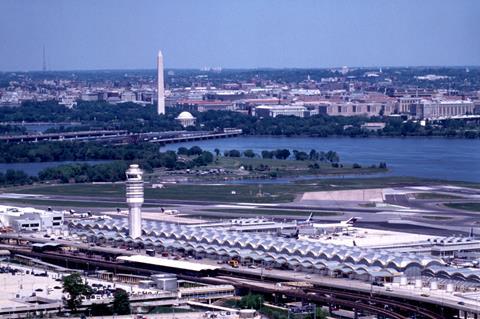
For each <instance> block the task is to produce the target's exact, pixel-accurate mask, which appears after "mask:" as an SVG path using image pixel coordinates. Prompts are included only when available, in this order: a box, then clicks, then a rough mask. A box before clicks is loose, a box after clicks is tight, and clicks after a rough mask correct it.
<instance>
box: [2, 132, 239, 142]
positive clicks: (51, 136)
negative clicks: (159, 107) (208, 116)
mask: <svg viewBox="0 0 480 319" xmlns="http://www.w3.org/2000/svg"><path fill="white" fill-rule="evenodd" d="M241 134H242V130H241V129H225V130H222V131H219V132H215V131H213V132H190V131H169V132H148V133H130V132H128V131H126V130H98V131H78V132H60V133H47V134H23V135H5V136H0V142H9V143H34V142H41V141H111V142H148V143H160V144H172V143H180V142H191V141H200V140H209V139H217V138H227V137H235V136H239V135H241Z"/></svg>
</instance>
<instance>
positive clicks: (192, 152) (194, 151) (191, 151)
mask: <svg viewBox="0 0 480 319" xmlns="http://www.w3.org/2000/svg"><path fill="white" fill-rule="evenodd" d="M202 152H203V150H202V149H201V148H200V147H199V146H192V147H191V148H190V149H189V150H188V155H190V156H192V155H200V154H202Z"/></svg>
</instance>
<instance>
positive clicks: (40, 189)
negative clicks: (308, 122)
mask: <svg viewBox="0 0 480 319" xmlns="http://www.w3.org/2000/svg"><path fill="white" fill-rule="evenodd" d="M440 183H441V184H445V182H443V181H435V180H428V179H418V178H411V177H373V178H343V179H342V178H338V179H315V180H311V179H310V180H303V181H298V182H296V183H285V184H261V182H260V181H259V183H258V184H240V185H232V184H228V185H219V184H165V187H164V188H161V189H152V188H146V189H145V198H146V199H176V200H199V201H219V202H248V203H282V202H291V201H293V200H294V199H295V197H296V196H297V195H300V194H303V193H304V192H311V191H328V190H345V189H363V188H382V187H396V186H413V185H438V184H440ZM449 184H452V183H449ZM259 185H261V186H259ZM5 192H11V193H23V194H42V195H65V196H86V197H91V198H95V197H108V198H114V199H116V198H122V199H123V198H124V197H125V185H123V184H60V185H35V186H25V187H22V188H12V189H6V190H5ZM232 192H233V193H232Z"/></svg>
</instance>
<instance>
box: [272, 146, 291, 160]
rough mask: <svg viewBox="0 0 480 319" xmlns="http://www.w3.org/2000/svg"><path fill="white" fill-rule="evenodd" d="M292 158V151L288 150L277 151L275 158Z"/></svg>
mask: <svg viewBox="0 0 480 319" xmlns="http://www.w3.org/2000/svg"><path fill="white" fill-rule="evenodd" d="M289 156H290V151H289V150H287V149H280V150H276V151H275V158H277V159H282V160H285V159H287V158H288V157H289Z"/></svg>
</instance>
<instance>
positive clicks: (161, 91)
mask: <svg viewBox="0 0 480 319" xmlns="http://www.w3.org/2000/svg"><path fill="white" fill-rule="evenodd" d="M157 81H158V90H157V92H158V102H157V103H158V104H157V113H158V114H165V88H164V84H163V54H162V51H158V56H157Z"/></svg>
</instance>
